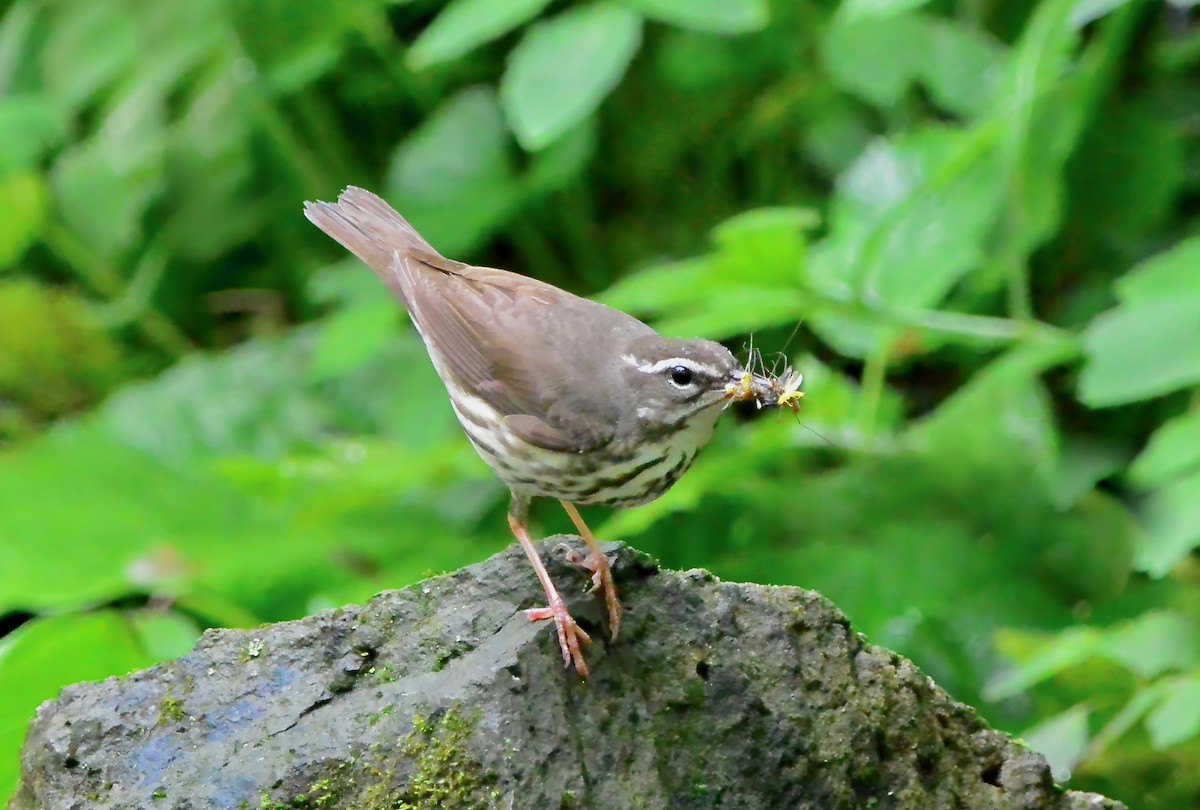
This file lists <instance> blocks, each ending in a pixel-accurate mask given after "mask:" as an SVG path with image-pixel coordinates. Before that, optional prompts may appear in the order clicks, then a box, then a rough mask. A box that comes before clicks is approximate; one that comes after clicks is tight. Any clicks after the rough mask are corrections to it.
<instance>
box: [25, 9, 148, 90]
mask: <svg viewBox="0 0 1200 810" xmlns="http://www.w3.org/2000/svg"><path fill="white" fill-rule="evenodd" d="M54 11H55V19H54V24H53V25H52V26H50V28H49V31H48V35H47V38H46V43H45V45H44V46H43V48H42V49H41V60H40V61H41V68H42V77H43V81H44V82H45V86H46V88H47V90H49V92H50V93H51V95H52V96H54V98H55V99H56V100H57V101H59V102H60V103H62V104H63V106H64V107H66V108H67V109H69V110H74V109H75V108H77V107H79V106H81V105H83V104H85V103H87V102H90V101H92V100H93V99H94V97H95V96H96V95H97V94H98V93H99V92H100V91H101V90H102V89H104V88H106V87H108V86H109V85H110V84H111V83H112V82H113V81H115V80H116V79H117V78H118V76H119V75H120V74H121V73H122V72H123V71H124V70H125V69H126V68H127V67H129V66H130V65H132V64H134V61H135V60H136V58H137V54H138V53H139V52H140V50H141V48H140V46H139V43H138V30H137V23H136V21H137V17H136V15H134V14H131V13H129V11H128V9H127V8H126V7H125V6H122V5H120V4H118V3H86V2H83V3H79V2H76V3H61V4H57V5H56V6H55V7H54Z"/></svg>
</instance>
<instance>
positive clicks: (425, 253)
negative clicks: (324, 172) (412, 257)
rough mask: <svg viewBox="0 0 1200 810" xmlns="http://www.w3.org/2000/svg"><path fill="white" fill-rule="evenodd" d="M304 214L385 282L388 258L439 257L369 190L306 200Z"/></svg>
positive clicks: (351, 189)
mask: <svg viewBox="0 0 1200 810" xmlns="http://www.w3.org/2000/svg"><path fill="white" fill-rule="evenodd" d="M304 216H306V217H307V218H308V221H309V222H311V223H312V224H314V225H316V226H317V227H318V228H320V229H321V230H323V231H325V233H327V234H329V235H330V236H331V237H333V238H334V239H335V240H336V241H337V242H338V243H340V244H341V245H342V247H344V248H346V250H349V251H350V252H351V253H353V254H354V255H355V256H357V257H358V258H359V259H360V260H362V262H363V263H364V264H366V265H367V267H370V268H371V269H372V270H373V271H375V274H376V275H378V276H379V277H380V278H382V279H383V280H384V281H385V282H386V281H390V280H391V278H390V277H391V275H392V260H393V257H394V256H395V254H396V253H400V254H401V255H402V256H405V255H409V254H416V255H418V256H420V257H421V258H425V259H428V258H434V259H440V258H441V254H439V253H438V252H437V251H436V250H434V249H433V247H432V246H431V245H430V244H429V243H428V242H426V241H425V239H424V238H423V237H422V236H421V235H420V234H419V233H417V231H416V229H414V228H413V226H412V225H409V224H408V221H407V220H406V219H405V218H404V217H402V216H400V214H398V213H396V211H395V209H393V208H392V207H391V206H390V205H388V204H387V203H386V202H384V201H383V200H382V199H381V198H379V197H378V196H377V195H375V194H372V193H371V192H369V191H367V190H365V189H361V188H358V187H356V186H350V187H349V188H347V189H346V190H345V191H343V192H342V193H341V195H340V196H339V197H338V201H337V202H336V203H326V202H316V203H312V202H306V203H304Z"/></svg>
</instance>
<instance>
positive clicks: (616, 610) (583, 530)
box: [559, 501, 621, 640]
mask: <svg viewBox="0 0 1200 810" xmlns="http://www.w3.org/2000/svg"><path fill="white" fill-rule="evenodd" d="M559 503H560V504H562V508H563V509H564V510H565V511H566V513H567V517H569V518H570V519H571V522H572V523H574V524H575V528H576V530H578V532H579V536H580V537H582V538H583V542H584V543H585V544H586V545H587V548H588V556H587V559H585V560H583V561H581V562H576V563H575V564H576V565H578V566H579V567H580V568H583V569H585V570H587V571H591V572H592V585H593V586H594V587H596V588H599V589H600V590H601V591H603V592H604V603H605V604H606V605H607V606H608V632H609V637H610V638H612V639H614V640H615V639H616V637H617V631H618V630H619V629H620V628H621V603H620V602H619V601H618V600H617V586H616V585H615V584H613V576H612V566H611V565H610V564H609V562H608V557H606V556H604V552H603V551H601V550H600V545H599V544H598V543H597V542H596V538H595V537H592V530H591V529H589V528H588V527H587V524H586V523H584V522H583V517H582V516H581V515H580V514H579V510H578V509H576V508H575V504H573V503H570V502H568V501H559ZM572 562H574V561H572Z"/></svg>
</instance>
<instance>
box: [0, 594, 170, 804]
mask: <svg viewBox="0 0 1200 810" xmlns="http://www.w3.org/2000/svg"><path fill="white" fill-rule="evenodd" d="M154 663H156V660H155V658H154V657H153V656H151V655H149V654H147V653H146V652H145V651H144V650H143V649H142V648H141V646H140V645H139V644H138V639H137V636H136V635H135V634H134V633H133V632H132V630H131V628H130V626H129V624H128V623H127V622H126V620H125V618H124V617H123V615H122V614H120V613H118V612H116V611H101V612H98V613H84V614H70V615H66V616H55V617H53V618H49V619H35V620H33V621H31V622H28V623H27V624H24V625H22V626H21V627H19V628H18V629H17V630H16V631H15V632H13V633H12V634H10V635H9V636H7V637H5V638H4V639H3V640H0V694H3V695H4V700H0V796H6V795H8V794H9V793H10V792H11V791H12V789H13V787H14V786H15V785H16V782H17V776H18V767H19V765H20V757H19V756H18V755H17V754H18V751H19V750H20V747H21V743H22V741H23V740H24V738H25V729H26V726H27V724H28V723H29V721H30V719H32V717H33V712H34V710H35V709H36V708H37V707H38V706H39V705H40V704H41V703H42V702H43V701H46V700H50V699H52V698H54V697H55V696H56V695H57V694H58V690H59V689H61V688H62V687H64V686H68V685H70V684H73V683H77V682H79V681H98V680H101V679H103V678H107V677H110V676H113V675H124V674H126V673H128V672H131V671H133V670H135V669H142V668H144V667H148V666H150V665H152V664H154Z"/></svg>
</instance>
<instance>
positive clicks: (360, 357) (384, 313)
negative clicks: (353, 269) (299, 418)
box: [309, 274, 403, 380]
mask: <svg viewBox="0 0 1200 810" xmlns="http://www.w3.org/2000/svg"><path fill="white" fill-rule="evenodd" d="M364 275H366V274H364ZM402 311H403V309H402V308H401V307H400V306H399V304H397V302H395V301H393V300H392V299H391V296H378V297H377V299H376V300H374V301H369V302H365V303H362V304H359V305H357V306H353V307H346V308H345V309H342V310H339V311H338V312H337V313H335V314H334V315H332V316H331V317H329V318H328V319H326V321H325V323H323V324H322V325H321V331H320V332H319V333H318V335H317V345H316V347H315V348H314V350H313V359H312V366H311V367H310V369H309V376H310V377H311V379H313V380H325V379H329V378H331V377H338V376H341V375H343V374H345V373H346V372H348V371H350V370H352V369H355V368H358V367H360V366H362V365H364V364H365V363H366V362H367V361H368V360H370V359H371V358H373V357H377V356H378V355H379V353H380V352H381V350H382V349H383V347H384V346H385V345H386V344H387V342H388V340H389V339H391V338H393V337H394V336H395V335H396V331H397V326H398V325H399V323H400V317H401V312H402Z"/></svg>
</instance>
